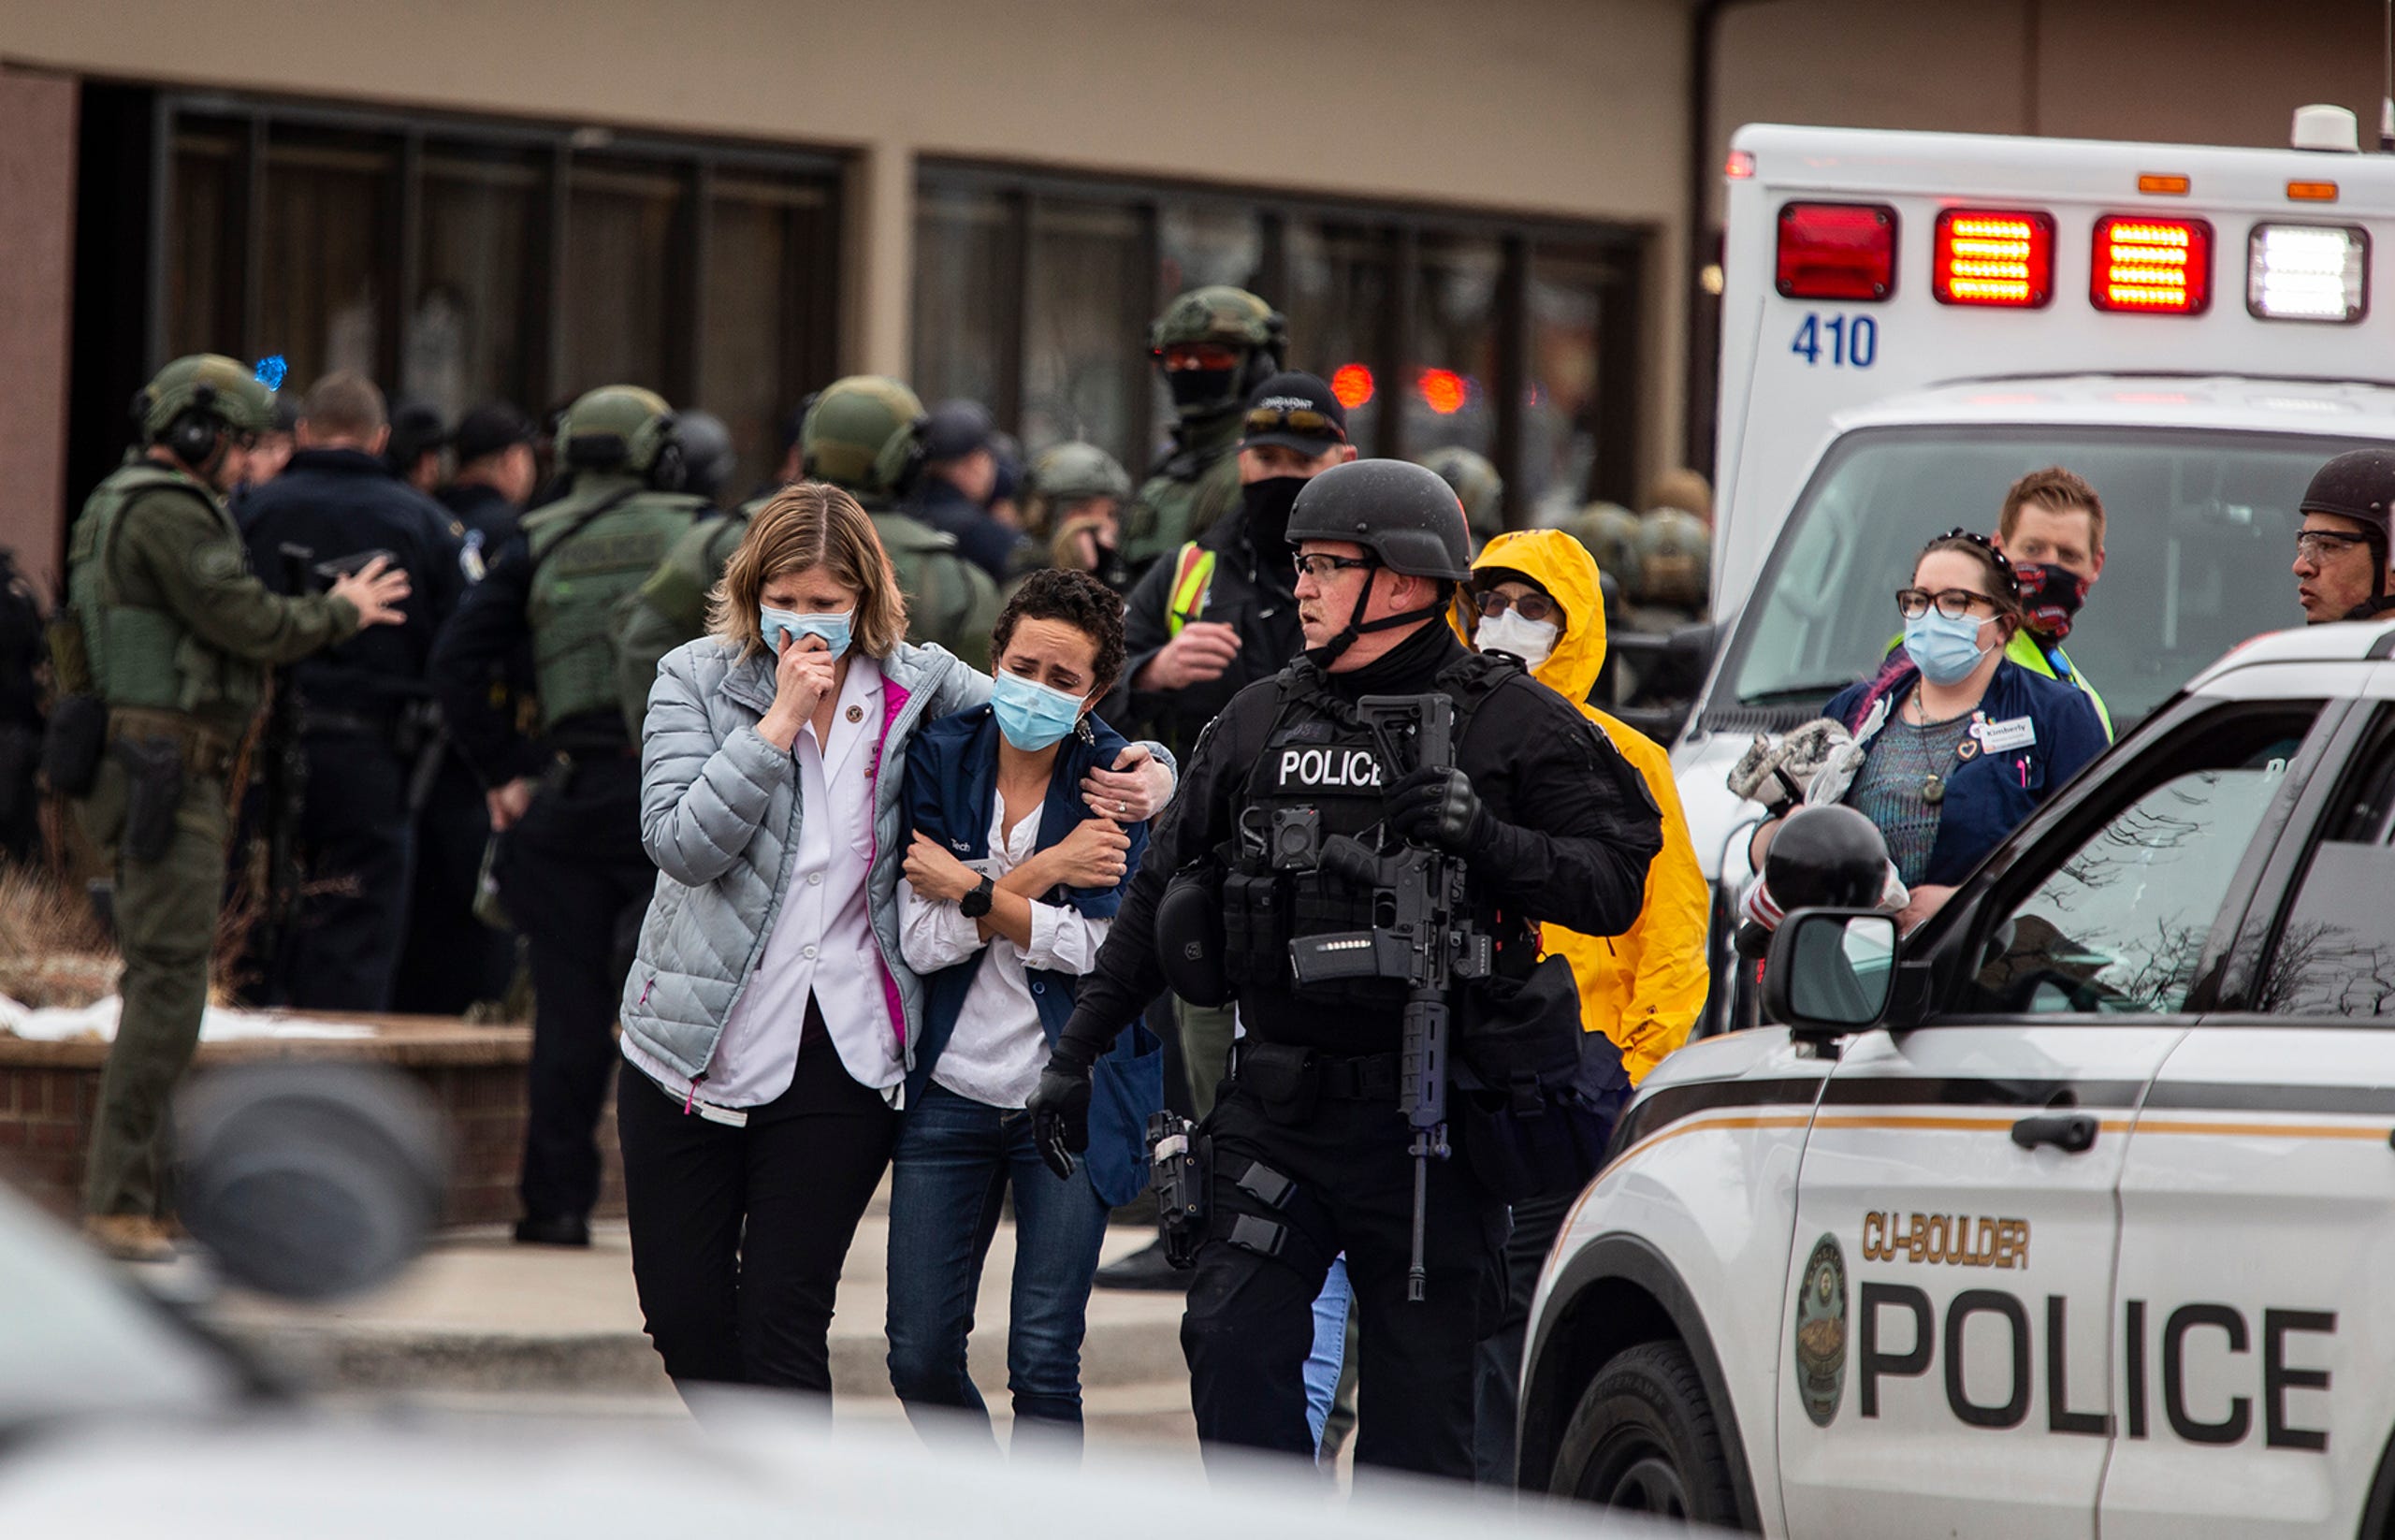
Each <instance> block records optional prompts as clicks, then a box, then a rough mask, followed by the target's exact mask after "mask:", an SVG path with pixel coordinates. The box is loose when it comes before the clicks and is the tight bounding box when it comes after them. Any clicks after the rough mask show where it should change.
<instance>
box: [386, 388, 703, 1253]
mask: <svg viewBox="0 0 2395 1540" xmlns="http://www.w3.org/2000/svg"><path fill="white" fill-rule="evenodd" d="M558 439H559V451H558V458H559V462H560V463H561V464H562V465H564V466H565V468H566V472H567V475H568V477H569V478H570V479H569V483H568V486H567V487H566V491H565V495H564V496H563V497H560V498H559V499H558V500H557V501H554V502H550V503H548V504H547V505H545V506H544V507H542V508H540V509H538V510H536V511H535V512H533V513H530V514H527V515H526V516H524V522H523V530H522V533H521V534H519V535H518V536H517V537H516V538H515V540H514V541H512V542H510V543H509V544H508V545H507V546H506V548H505V549H503V550H501V552H500V554H499V558H498V559H497V560H496V561H495V562H494V563H493V564H492V566H491V570H490V574H489V575H488V576H487V577H486V578H484V579H483V581H482V582H481V583H479V584H477V585H475V587H474V588H473V589H472V592H471V593H470V594H469V595H468V596H467V599H466V602H465V603H463V604H462V605H460V606H459V607H458V611H457V619H456V620H455V621H454V622H453V623H452V624H451V626H450V628H449V630H448V632H446V633H445V634H443V637H442V639H441V645H440V647H439V648H438V649H437V650H436V652H435V653H434V655H433V661H432V676H433V681H434V684H435V686H436V687H437V688H438V690H439V691H440V695H441V704H442V708H443V711H444V712H446V713H447V715H448V719H449V724H450V730H451V732H452V733H453V734H455V736H456V738H457V744H458V747H459V748H462V749H464V750H465V754H466V758H467V759H468V761H469V762H470V763H472V765H473V767H474V770H475V773H476V774H477V775H479V776H480V777H482V781H483V784H484V785H485V786H486V787H487V788H488V792H487V797H488V803H489V810H490V822H491V828H492V829H493V831H495V832H497V833H500V834H503V835H505V836H506V837H505V839H504V840H503V841H502V842H501V846H500V849H499V853H498V856H497V859H496V861H495V864H494V875H495V876H496V877H497V879H498V882H499V889H500V898H501V901H502V902H503V903H504V904H505V906H506V908H507V912H508V914H509V915H510V917H512V918H513V919H514V921H515V924H516V926H517V928H518V929H519V930H521V931H522V933H523V935H524V937H525V940H526V942H527V943H528V945H529V949H530V963H531V971H532V989H533V996H534V1002H535V1003H534V1011H533V1020H532V1064H531V1075H530V1101H529V1107H528V1120H527V1125H526V1127H525V1130H524V1172H523V1180H522V1184H521V1193H522V1198H523V1202H524V1215H523V1218H522V1219H521V1220H519V1221H518V1222H517V1224H516V1227H515V1239H517V1240H518V1241H525V1242H537V1243H542V1244H548V1245H572V1246H584V1245H588V1244H589V1243H590V1223H589V1220H590V1207H591V1205H592V1204H593V1203H594V1202H596V1201H597V1200H598V1197H599V1147H598V1145H597V1143H596V1142H595V1140H594V1139H593V1130H594V1128H595V1126H596V1125H597V1123H598V1118H599V1110H600V1108H601V1106H602V1104H604V1102H605V1101H606V1097H607V1078H608V1071H609V1070H610V1069H611V1068H613V1066H614V1064H615V1061H616V1052H615V1044H614V1042H613V1040H612V1034H611V1028H612V1027H613V1026H614V1024H615V1019H616V998H617V988H618V986H619V985H620V983H621V982H622V981H623V976H624V973H625V970H626V969H627V968H628V967H630V966H631V962H630V958H629V955H626V956H625V957H624V958H623V960H621V961H618V952H619V949H620V947H621V943H622V942H623V941H624V940H625V939H626V938H627V937H626V933H627V931H628V929H629V925H630V923H631V922H632V921H636V920H637V918H638V915H639V912H640V909H641V907H642V906H643V905H645V904H646V903H647V901H648V897H649V892H650V889H651V888H652V887H653V886H654V885H655V883H656V880H657V872H656V868H655V867H654V866H652V865H651V864H649V860H648V854H647V852H646V850H643V849H642V847H641V840H640V759H639V749H638V745H636V744H635V743H634V742H633V741H632V739H631V736H630V735H629V734H627V733H626V732H625V729H624V719H623V714H622V712H621V711H620V710H618V709H617V702H616V666H617V650H618V647H619V642H618V633H619V627H618V621H617V610H618V606H619V605H620V604H621V603H622V602H623V601H624V600H625V599H626V598H627V597H629V596H630V595H631V592H632V590H633V589H634V588H636V587H638V585H639V584H640V583H641V582H642V580H643V579H645V578H646V577H647V576H648V574H650V573H652V572H654V571H656V570H657V566H658V563H660V561H662V560H663V559H665V553H666V552H667V551H668V550H669V549H671V548H672V546H673V545H674V543H675V541H677V540H679V539H681V538H682V537H683V536H684V535H685V534H687V533H688V532H689V530H690V528H691V526H692V525H693V524H694V523H695V522H696V521H697V519H698V517H699V516H700V515H701V513H702V512H703V511H704V509H705V506H706V504H705V503H704V501H702V500H701V499H699V498H696V497H692V496H689V494H687V493H685V492H683V491H682V490H681V487H682V485H683V482H684V479H685V463H684V460H683V456H682V447H681V443H680V442H679V440H678V438H677V436H676V434H675V422H674V414H673V411H672V409H671V408H669V407H668V406H667V405H666V404H665V402H664V401H663V400H661V399H660V398H659V397H658V396H657V395H655V394H654V393H652V392H650V391H646V390H642V389H639V388H637V387H635V386H631V385H605V386H602V387H601V388H599V389H597V390H593V391H591V392H589V393H588V395H585V396H583V397H582V398H580V399H579V400H576V401H575V402H574V403H573V405H572V406H571V407H569V408H567V409H566V414H565V416H564V418H563V419H562V420H561V421H560V422H559V426H558ZM528 641H529V642H530V646H531V649H532V665H533V676H534V683H535V688H536V690H537V693H538V695H539V700H540V735H539V737H538V739H537V740H534V739H528V738H526V737H524V736H522V735H521V734H518V733H517V731H516V724H515V719H514V718H513V716H512V715H510V714H509V713H506V712H503V711H501V710H500V709H498V708H497V707H495V706H494V705H492V704H491V699H490V692H489V681H490V678H491V676H492V675H493V673H494V671H496V670H498V669H500V668H501V667H503V666H504V664H505V662H506V661H507V659H508V658H509V657H510V655H511V654H513V653H514V652H515V650H516V649H517V648H518V647H521V646H523V645H524V644H525V643H526V642H528Z"/></svg>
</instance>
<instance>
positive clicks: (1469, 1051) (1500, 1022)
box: [1456, 952, 1610, 1089]
mask: <svg viewBox="0 0 2395 1540" xmlns="http://www.w3.org/2000/svg"><path fill="white" fill-rule="evenodd" d="M1586 1036H1587V1034H1586V1033H1585V1032H1584V1031H1583V1030H1582V1029H1581V1024H1580V988H1579V985H1578V983H1577V982H1576V981H1575V980H1574V979H1573V977H1572V965H1571V963H1570V961H1569V960H1568V959H1566V958H1565V957H1564V956H1563V955H1562V954H1561V953H1560V952H1559V953H1553V954H1550V955H1548V956H1546V957H1544V958H1541V959H1540V960H1539V964H1538V966H1536V967H1533V968H1532V969H1531V971H1530V975H1529V977H1527V978H1524V979H1519V980H1515V979H1504V978H1490V979H1479V980H1474V981H1472V982H1471V983H1469V984H1467V985H1466V986H1465V987H1464V989H1463V990H1462V991H1461V992H1460V995H1459V998H1458V1003H1457V1010H1456V1056H1457V1057H1458V1058H1459V1059H1460V1060H1462V1061H1463V1063H1464V1065H1465V1067H1466V1068H1469V1069H1470V1070H1471V1072H1472V1075H1473V1079H1474V1080H1476V1081H1478V1082H1480V1083H1481V1084H1483V1085H1485V1086H1488V1087H1490V1088H1491V1089H1500V1088H1507V1087H1515V1086H1519V1085H1521V1084H1524V1083H1525V1082H1527V1083H1530V1084H1532V1085H1535V1086H1549V1085H1559V1084H1561V1083H1562V1082H1566V1081H1569V1080H1570V1079H1572V1078H1573V1076H1574V1075H1575V1073H1577V1072H1578V1069H1579V1065H1580V1050H1581V1046H1582V1045H1581V1039H1583V1038H1584V1037H1586ZM1608 1040H1610V1039H1608Z"/></svg>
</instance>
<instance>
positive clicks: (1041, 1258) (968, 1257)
mask: <svg viewBox="0 0 2395 1540" xmlns="http://www.w3.org/2000/svg"><path fill="white" fill-rule="evenodd" d="M890 1171H891V1177H890V1383H891V1386H892V1387H893V1388H894V1389H895V1390H896V1391H897V1392H898V1399H899V1400H900V1401H902V1402H906V1405H907V1414H908V1416H909V1417H912V1416H913V1415H914V1413H915V1411H916V1409H917V1408H918V1407H935V1406H936V1407H953V1408H961V1409H964V1410H966V1411H970V1412H976V1413H980V1414H981V1415H982V1421H983V1426H984V1427H986V1426H987V1422H988V1413H987V1409H986V1408H985V1407H984V1406H983V1404H982V1402H981V1392H980V1389H978V1388H977V1387H975V1386H974V1384H973V1376H972V1375H971V1374H970V1373H967V1371H966V1368H965V1341H966V1339H967V1338H968V1337H969V1336H970V1335H971V1333H972V1330H973V1305H974V1301H975V1300H976V1299H978V1298H979V1296H980V1290H981V1264H982V1262H983V1261H984V1260H985V1259H986V1258H987V1257H989V1254H990V1240H991V1237H992V1236H994V1234H995V1233H996V1231H997V1228H998V1216H999V1209H1000V1199H1001V1198H1002V1197H1003V1196H1004V1194H1005V1192H1006V1190H1007V1188H1008V1186H1009V1184H1011V1185H1012V1187H1013V1189H1014V1221H1015V1252H1014V1284H1013V1288H1012V1290H1011V1292H1010V1294H1009V1300H1008V1306H1009V1310H1008V1316H1009V1319H1008V1328H1007V1388H1008V1389H1009V1391H1011V1392H1012V1393H1013V1397H1014V1415H1015V1418H1016V1421H1017V1422H1018V1424H1021V1423H1024V1422H1038V1423H1040V1424H1042V1425H1043V1426H1045V1427H1049V1428H1052V1429H1054V1431H1056V1432H1057V1433H1067V1432H1069V1436H1070V1439H1071V1441H1072V1442H1074V1443H1076V1444H1078V1443H1079V1441H1080V1438H1081V1335H1082V1331H1083V1329H1084V1327H1085V1326H1086V1324H1087V1320H1088V1311H1089V1291H1090V1279H1091V1276H1092V1275H1093V1274H1095V1273H1096V1271H1097V1254H1098V1247H1099V1244H1100V1243H1101V1242H1103V1241H1104V1240H1105V1239H1106V1217H1107V1208H1106V1205H1105V1204H1104V1203H1102V1202H1100V1201H1099V1200H1098V1197H1097V1194H1096V1191H1094V1190H1093V1189H1092V1188H1091V1186H1090V1184H1089V1170H1088V1168H1087V1167H1082V1168H1081V1169H1080V1170H1076V1171H1074V1173H1073V1176H1072V1180H1071V1181H1069V1182H1059V1181H1058V1180H1057V1179H1056V1176H1055V1173H1053V1172H1052V1171H1051V1170H1048V1168H1047V1167H1046V1166H1044V1165H1042V1164H1041V1163H1040V1159H1039V1153H1038V1150H1037V1149H1036V1148H1034V1147H1033V1144H1032V1140H1031V1117H1030V1114H1029V1113H1027V1112H1024V1111H1022V1110H1020V1109H1015V1110H1012V1111H1007V1110H1001V1109H999V1108H996V1107H991V1106H987V1105H985V1104H983V1103H981V1102H978V1101H975V1100H972V1099H971V1098H970V1097H960V1096H958V1095H956V1094H955V1093H954V1092H952V1091H949V1090H945V1089H943V1088H942V1087H940V1086H937V1085H931V1086H927V1087H926V1088H925V1090H924V1093H923V1098H922V1101H921V1102H919V1103H918V1104H917V1105H916V1106H915V1107H914V1108H913V1109H912V1110H911V1111H908V1112H907V1114H906V1119H905V1121H904V1122H902V1123H901V1124H900V1125H899V1127H898V1144H897V1148H896V1149H895V1150H893V1152H892V1154H891V1157H890ZM919 1426H920V1424H919Z"/></svg>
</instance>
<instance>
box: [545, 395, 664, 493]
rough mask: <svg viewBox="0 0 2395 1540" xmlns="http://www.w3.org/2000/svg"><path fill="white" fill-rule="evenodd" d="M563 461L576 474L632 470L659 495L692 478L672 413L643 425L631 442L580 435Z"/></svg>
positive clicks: (615, 437)
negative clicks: (576, 472)
mask: <svg viewBox="0 0 2395 1540" xmlns="http://www.w3.org/2000/svg"><path fill="white" fill-rule="evenodd" d="M564 458H565V462H566V464H568V465H570V466H572V467H573V468H574V469H575V470H577V471H631V472H633V473H635V474H637V475H638V476H639V477H640V478H641V480H642V481H643V483H645V484H646V486H647V487H649V489H650V490H652V491H658V492H678V491H680V490H681V489H682V488H683V487H685V486H686V485H688V483H689V479H690V466H689V455H688V453H687V452H686V451H685V450H684V449H683V447H682V438H681V424H680V422H679V420H678V419H677V418H676V417H675V415H674V414H672V413H670V412H666V413H660V414H657V415H655V416H652V417H650V418H649V419H648V420H647V421H646V422H644V423H642V424H641V425H640V426H639V427H638V428H636V429H632V435H631V439H630V440H627V439H625V438H624V436H623V435H622V434H620V433H577V434H575V435H574V436H573V437H572V438H570V439H568V440H566V441H565V455H564Z"/></svg>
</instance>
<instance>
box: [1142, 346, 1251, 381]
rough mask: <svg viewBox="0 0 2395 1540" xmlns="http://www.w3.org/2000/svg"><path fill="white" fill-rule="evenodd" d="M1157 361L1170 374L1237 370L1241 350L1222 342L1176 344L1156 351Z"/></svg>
mask: <svg viewBox="0 0 2395 1540" xmlns="http://www.w3.org/2000/svg"><path fill="white" fill-rule="evenodd" d="M1155 356H1156V361H1157V362H1158V363H1160V364H1162V365H1164V367H1165V369H1166V370H1167V371H1168V372H1169V373H1174V374H1178V373H1180V372H1181V371H1182V370H1190V369H1237V368H1238V367H1239V350H1238V349H1236V348H1227V347H1225V346H1223V344H1221V343H1220V342H1175V343H1173V344H1172V345H1171V346H1170V347H1162V348H1158V349H1156V355H1155Z"/></svg>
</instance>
